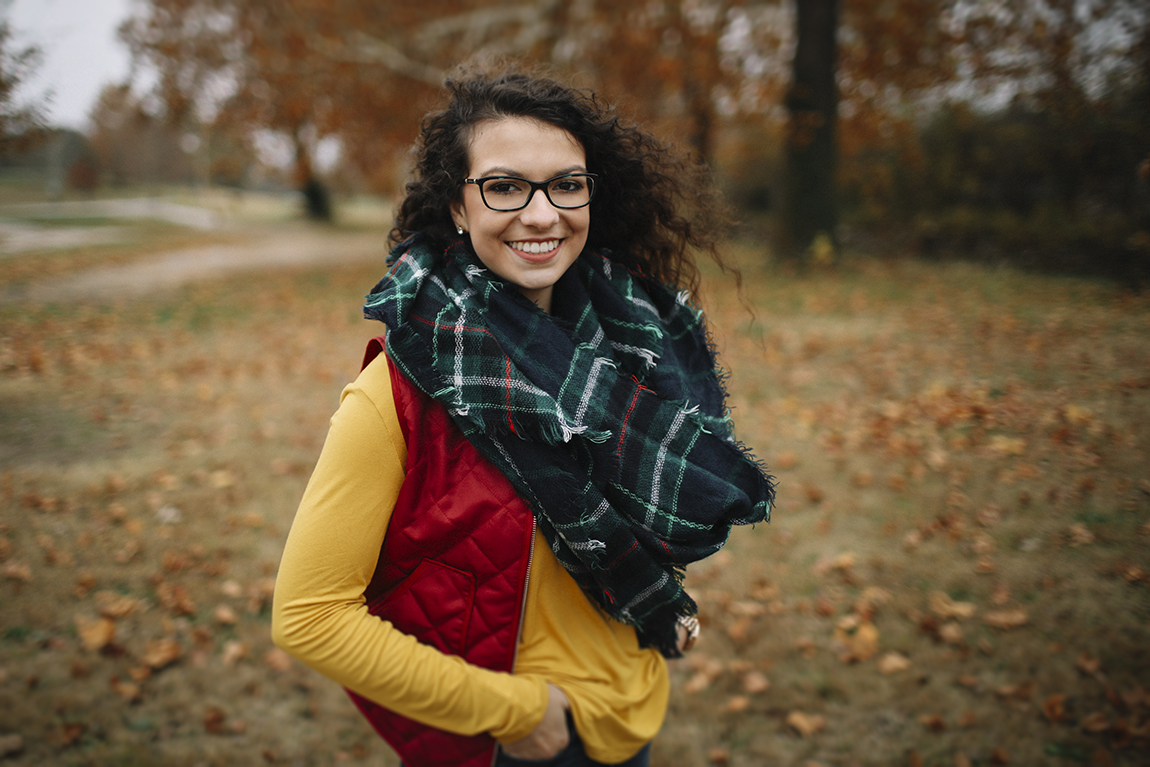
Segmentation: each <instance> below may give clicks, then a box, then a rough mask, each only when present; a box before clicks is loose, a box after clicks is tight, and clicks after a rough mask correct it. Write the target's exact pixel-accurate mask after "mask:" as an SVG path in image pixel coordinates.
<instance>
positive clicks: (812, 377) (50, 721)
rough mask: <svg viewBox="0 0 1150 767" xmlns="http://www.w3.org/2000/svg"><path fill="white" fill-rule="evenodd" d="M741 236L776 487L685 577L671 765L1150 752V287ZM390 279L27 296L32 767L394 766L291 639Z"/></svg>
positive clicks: (25, 525) (2, 743)
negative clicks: (107, 298) (318, 470)
mask: <svg viewBox="0 0 1150 767" xmlns="http://www.w3.org/2000/svg"><path fill="white" fill-rule="evenodd" d="M149 236H150V237H157V238H159V240H160V242H161V244H163V245H164V246H165V247H167V246H168V245H172V244H173V243H174V244H178V245H180V246H182V245H183V244H185V241H187V240H188V239H189V238H193V235H190V234H188V233H186V232H182V231H179V232H177V231H170V230H164V231H162V232H155V231H153V232H152V234H151V235H149ZM196 236H197V237H203V236H204V235H196ZM383 237H384V232H383V231H382V230H381V231H380V241H381V247H382V241H383ZM169 240H170V242H169ZM145 242H147V240H145ZM152 242H153V244H155V241H154V240H153V241H152ZM146 250H147V248H144V247H140V248H135V246H133V249H117V248H113V247H103V248H101V249H89V250H82V251H68V252H57V253H44V252H40V253H31V254H27V255H19V254H17V255H12V256H8V257H6V258H5V259H4V261H3V262H0V290H3V288H4V287H5V286H6V285H8V284H9V283H10V282H12V281H20V280H30V279H42V278H43V277H44V276H45V275H46V274H63V273H66V272H68V271H73V270H75V269H77V268H79V267H82V266H91V265H95V264H98V263H104V262H107V261H108V260H127V259H131V258H138V257H140V256H141V255H142V254H143V253H144V252H145V251H146ZM735 252H736V255H737V257H738V260H739V262H740V263H741V264H742V267H743V270H744V278H745V285H744V290H743V296H742V299H743V301H742V302H740V300H739V299H738V297H737V296H736V295H735V293H734V291H733V290H732V288H731V287H730V286H729V284H727V282H726V281H724V280H722V279H721V278H719V276H718V275H713V274H712V275H709V280H708V283H707V285H708V289H707V294H706V296H705V301H706V305H707V306H708V307H709V316H710V317H711V321H712V324H713V330H714V334H715V340H716V342H717V344H718V346H719V348H720V350H721V352H722V359H723V362H724V364H725V365H726V367H727V368H728V369H729V371H730V373H731V378H730V392H731V405H732V407H733V408H734V416H735V420H736V424H737V427H738V431H739V434H740V436H741V437H742V439H743V440H744V441H745V442H746V443H747V444H748V445H749V446H750V447H751V448H752V449H753V450H754V451H755V453H756V454H757V455H758V456H759V457H760V458H762V459H763V460H764V461H765V462H766V463H767V464H768V465H769V466H770V467H771V469H772V470H773V471H774V472H775V473H776V474H777V476H778V479H779V503H778V505H777V508H776V509H775V510H774V514H773V521H772V522H771V523H770V524H769V525H759V526H757V527H756V528H754V529H738V530H736V531H735V532H734V534H733V536H732V539H731V542H730V544H729V546H728V548H727V549H726V550H724V551H723V552H721V553H720V554H719V555H718V556H716V557H714V558H713V559H711V560H709V561H707V562H705V563H702V564H701V565H699V566H697V567H695V568H694V569H693V570H692V572H691V573H690V574H689V577H688V587H689V589H690V590H691V591H692V593H694V594H695V596H696V597H697V599H698V601H699V603H700V606H701V610H702V616H701V617H702V621H703V632H704V633H703V637H702V639H701V641H700V643H699V645H698V647H697V648H696V649H695V650H694V651H693V652H692V653H691V654H690V656H689V657H688V658H685V659H683V660H681V661H677V662H675V664H674V665H673V669H672V675H673V679H674V685H675V687H674V694H673V699H672V705H671V710H670V712H669V716H668V720H667V723H666V725H665V727H664V730H663V733H662V734H661V735H660V737H659V738H658V740H657V741H656V743H655V747H654V752H653V764H655V765H657V766H658V767H678V766H680V765H682V766H683V767H693V766H695V765H698V766H700V767H702V766H704V765H720V766H721V765H732V766H733V767H750V766H752V765H800V766H804V767H805V766H808V765H824V766H826V767H830V766H831V765H841V766H843V767H846V766H847V765H937V766H939V767H942V766H943V765H946V766H948V767H949V766H950V765H956V766H959V765H965V764H980V765H987V764H1014V765H1072V764H1090V765H1098V766H1101V765H1145V764H1150V692H1148V690H1150V297H1148V296H1146V295H1138V294H1131V293H1126V292H1123V291H1121V290H1119V289H1117V288H1114V287H1111V286H1108V285H1107V284H1105V283H1099V282H1090V281H1085V280H1075V279H1064V278H1048V277H1040V276H1033V275H1024V274H1021V273H1018V272H1013V271H1006V270H995V269H988V268H983V267H974V266H969V265H963V264H924V263H921V262H914V261H903V260H889V261H887V260H881V259H875V258H862V257H851V256H850V255H849V254H848V257H847V259H846V261H845V263H844V264H843V265H842V266H841V267H840V268H838V269H836V270H834V271H824V272H812V273H808V274H795V273H791V272H788V271H787V270H785V269H782V268H779V267H777V266H773V265H772V264H770V263H769V261H768V260H767V259H765V258H764V257H763V255H762V253H760V252H758V251H757V250H756V249H755V248H753V247H750V246H746V245H743V246H739V247H737V248H735ZM381 257H382V252H381ZM381 261H382V258H381ZM380 272H381V265H380V264H371V265H363V264H360V265H354V264H352V265H341V266H337V267H331V266H328V267H316V268H300V269H295V270H290V271H289V270H279V271H276V272H274V273H268V272H263V273H249V274H244V275H242V276H239V277H229V278H227V279H223V280H219V281H212V282H201V283H197V284H194V285H191V286H187V287H183V288H180V289H177V290H174V291H170V292H157V293H156V294H155V295H153V296H152V297H150V298H148V299H147V300H136V301H123V302H114V303H104V304H96V303H85V302H76V301H73V302H69V303H68V304H66V305H64V304H29V303H19V302H17V303H11V302H10V303H6V304H0V575H2V577H0V764H4V765H8V764H11V765H20V766H21V767H23V766H25V765H27V766H29V767H31V766H32V765H36V766H39V765H46V764H52V765H152V764H156V765H174V766H176V767H180V766H183V765H187V766H188V767H191V766H192V765H249V764H250V765H262V764H285V765H330V764H344V763H346V764H371V765H383V766H385V767H393V765H395V764H396V760H395V759H394V757H393V756H392V755H391V754H390V752H389V751H388V750H387V748H386V747H385V746H384V745H383V744H382V742H380V741H379V740H378V739H377V738H376V737H375V736H374V734H373V733H372V732H371V731H370V729H369V728H368V727H367V725H366V724H364V723H363V722H362V721H360V719H359V717H358V714H356V713H355V711H354V709H353V707H352V705H351V704H350V702H349V701H348V700H347V699H346V697H345V696H344V695H343V693H342V692H341V691H340V690H339V689H338V688H336V687H335V686H334V685H333V684H331V683H329V682H327V681H325V680H323V679H322V678H320V677H318V676H316V675H315V674H313V673H312V672H310V671H308V670H307V669H304V668H302V667H300V666H299V665H298V664H295V663H294V662H292V661H290V660H289V659H288V658H286V657H285V656H284V655H283V654H282V653H280V652H279V651H278V650H276V649H274V648H273V646H272V645H271V643H270V640H269V638H268V608H269V600H270V595H271V591H272V586H273V583H274V577H275V572H276V567H277V563H278V560H279V554H280V551H281V547H282V543H283V540H284V536H285V535H286V533H287V530H288V527H289V525H290V523H291V518H292V515H293V513H294V510H295V505H296V503H297V501H298V499H299V496H300V494H301V492H302V490H303V486H304V484H305V483H306V481H307V477H308V474H309V472H310V470H311V466H312V464H313V462H314V461H315V458H316V456H317V455H318V452H319V448H320V446H321V444H322V441H323V438H324V434H325V430H326V424H327V419H328V417H329V416H330V414H331V412H332V411H333V410H334V409H335V407H336V405H337V402H338V396H339V392H340V389H341V388H342V386H343V384H344V383H345V382H347V381H349V380H351V379H352V378H353V377H354V376H355V374H356V372H357V369H358V363H359V360H360V358H361V355H362V351H363V346H364V343H365V342H366V340H367V339H368V338H370V337H371V336H372V335H375V334H377V333H378V331H379V328H378V327H376V326H373V325H371V324H369V323H367V322H365V321H363V320H361V319H360V312H359V306H360V303H361V299H362V296H363V294H364V293H365V292H366V291H367V290H368V289H369V288H370V286H371V285H372V284H373V283H374V281H375V280H376V279H377V278H378V276H379V274H380ZM747 307H750V309H748V308H747ZM17 746H18V747H19V748H17Z"/></svg>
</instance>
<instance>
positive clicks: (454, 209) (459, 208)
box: [450, 195, 471, 232]
mask: <svg viewBox="0 0 1150 767" xmlns="http://www.w3.org/2000/svg"><path fill="white" fill-rule="evenodd" d="M450 209H451V220H452V221H454V222H455V225H456V226H457V227H460V228H461V229H463V231H465V232H467V231H470V230H471V227H469V226H468V225H467V209H466V208H465V207H464V206H463V197H462V195H460V198H459V199H458V200H456V201H455V202H453V203H451V206H450Z"/></svg>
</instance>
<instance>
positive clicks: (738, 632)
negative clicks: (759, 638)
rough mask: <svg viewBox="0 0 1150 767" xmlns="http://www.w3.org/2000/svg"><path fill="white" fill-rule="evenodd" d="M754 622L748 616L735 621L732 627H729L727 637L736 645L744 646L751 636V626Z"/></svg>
mask: <svg viewBox="0 0 1150 767" xmlns="http://www.w3.org/2000/svg"><path fill="white" fill-rule="evenodd" d="M753 623H754V620H753V619H752V618H750V617H748V616H743V617H741V618H738V619H737V620H735V621H734V622H733V623H731V625H729V626H727V636H728V637H730V638H731V641H732V642H735V643H736V644H743V643H744V642H746V641H747V639H749V638H750V636H751V626H752V624H753Z"/></svg>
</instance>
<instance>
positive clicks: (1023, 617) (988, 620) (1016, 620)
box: [982, 607, 1030, 631]
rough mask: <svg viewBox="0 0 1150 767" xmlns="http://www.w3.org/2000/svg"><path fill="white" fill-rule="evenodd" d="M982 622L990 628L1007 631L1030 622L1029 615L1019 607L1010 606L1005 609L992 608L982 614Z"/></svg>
mask: <svg viewBox="0 0 1150 767" xmlns="http://www.w3.org/2000/svg"><path fill="white" fill-rule="evenodd" d="M982 620H983V622H984V623H985V624H986V625H987V626H990V627H991V628H996V629H1001V630H1003V631H1009V630H1010V629H1016V628H1019V627H1021V626H1025V625H1026V624H1027V623H1029V622H1030V616H1028V615H1027V614H1026V610H1025V609H1023V608H1021V607H1012V608H1008V609H1006V610H994V611H992V612H988V613H986V614H985V615H983V616H982Z"/></svg>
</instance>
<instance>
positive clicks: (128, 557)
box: [112, 538, 143, 565]
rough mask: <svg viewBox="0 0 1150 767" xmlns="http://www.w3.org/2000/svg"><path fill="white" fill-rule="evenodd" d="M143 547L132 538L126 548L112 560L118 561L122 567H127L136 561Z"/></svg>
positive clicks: (118, 552)
mask: <svg viewBox="0 0 1150 767" xmlns="http://www.w3.org/2000/svg"><path fill="white" fill-rule="evenodd" d="M142 548H143V547H142V546H141V544H140V542H139V541H138V540H137V539H135V538H130V539H129V540H128V542H127V543H125V544H124V546H123V547H122V548H121V549H120V550H119V551H117V552H116V553H115V554H113V555H112V559H114V560H116V561H117V562H118V563H120V564H121V565H126V564H128V563H129V562H131V561H132V560H133V559H135V557H136V555H137V554H139V553H140V550H141V549H142Z"/></svg>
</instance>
